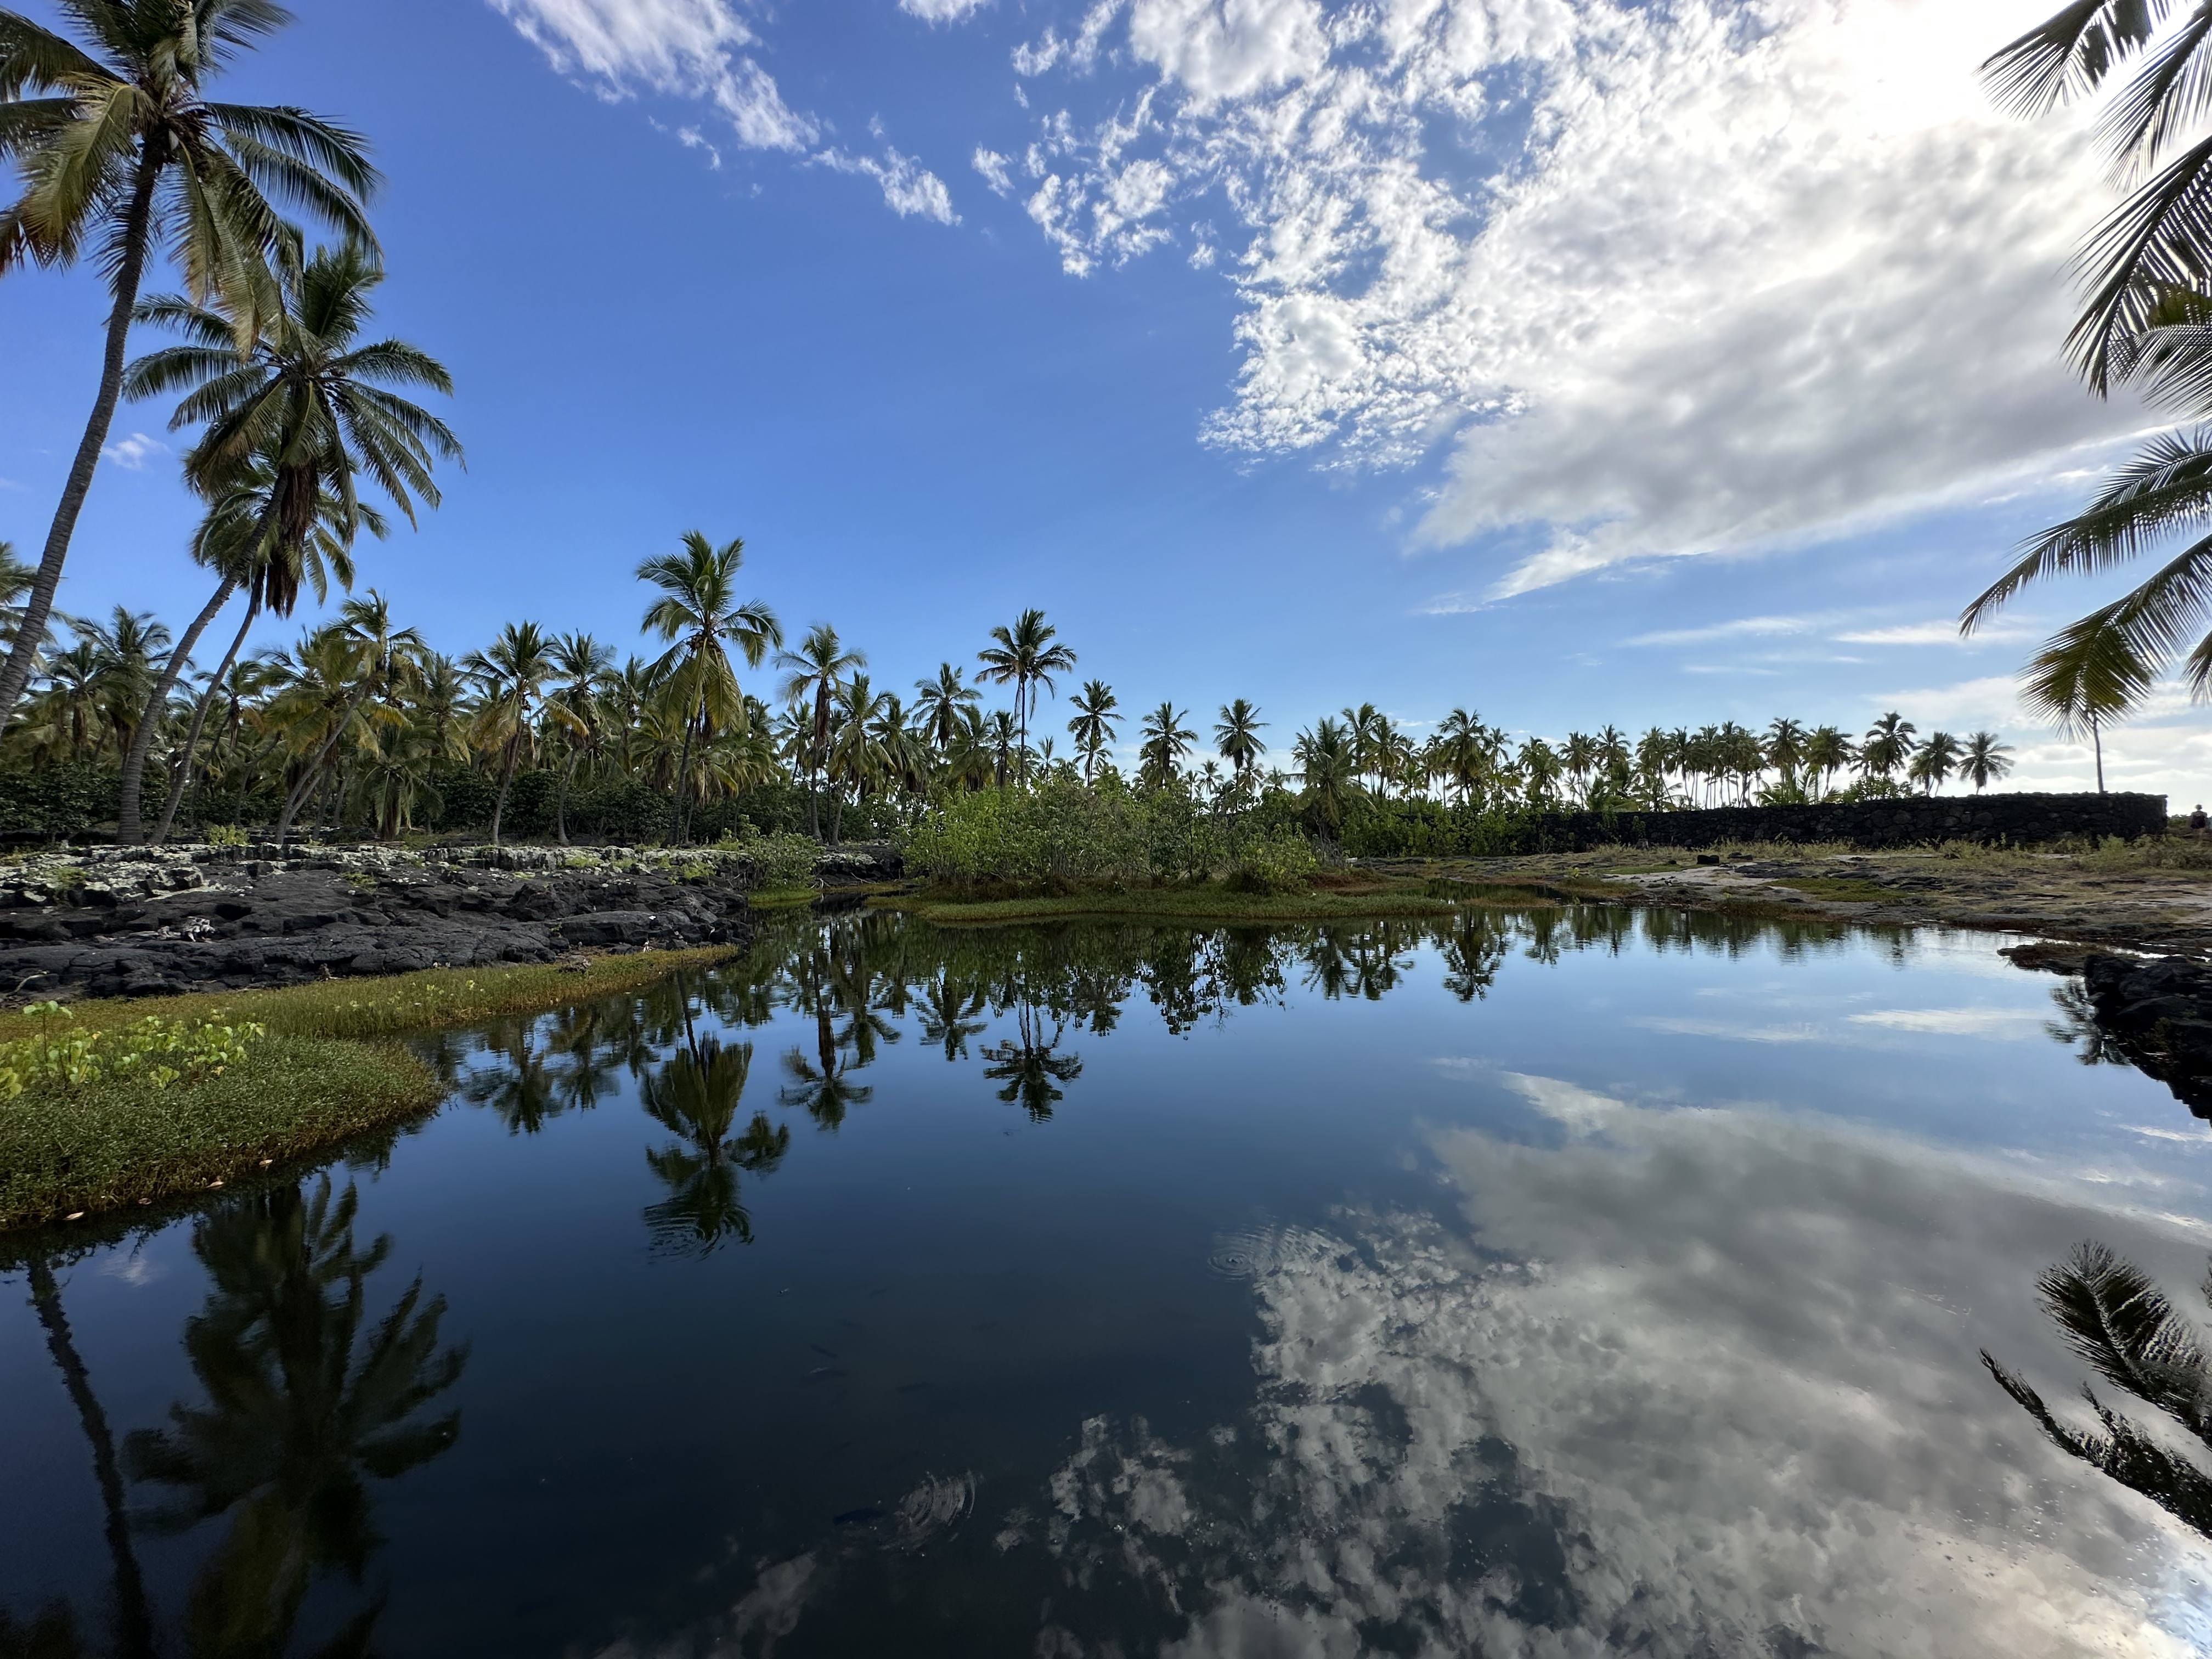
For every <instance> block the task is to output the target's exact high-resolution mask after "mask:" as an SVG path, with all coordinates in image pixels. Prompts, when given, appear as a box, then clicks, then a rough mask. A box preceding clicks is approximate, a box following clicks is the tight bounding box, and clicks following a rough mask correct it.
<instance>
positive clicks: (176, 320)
mask: <svg viewBox="0 0 2212 1659" xmlns="http://www.w3.org/2000/svg"><path fill="white" fill-rule="evenodd" d="M383 280H384V273H383V271H382V270H381V269H380V268H379V266H378V265H377V264H376V263H375V261H374V258H372V256H371V255H370V254H369V253H368V251H367V250H366V249H365V248H363V247H362V246H359V245H357V244H349V245H348V246H344V247H341V248H337V249H331V248H322V249H319V250H318V251H317V252H316V254H315V257H314V258H313V259H310V260H309V261H307V264H305V265H299V264H295V263H294V262H292V261H289V260H286V261H283V262H282V267H281V275H280V278H279V281H278V283H277V295H278V303H277V304H276V306H275V307H274V308H273V309H271V308H266V307H264V308H263V309H262V310H260V311H259V312H258V313H255V314H253V315H252V316H251V317H246V318H241V317H240V315H239V314H238V313H236V311H235V310H234V309H232V310H227V311H218V310H215V309H211V308H210V307H204V306H197V305H194V304H192V303H191V301H188V300H185V299H184V298H181V297H179V296H175V295H162V296H159V297H156V298H154V299H149V300H147V301H143V303H141V304H140V305H139V306H138V307H137V315H138V317H139V318H140V319H142V320H144V321H148V322H154V323H159V324H161V325H164V326H166V327H168V328H170V329H173V330H174V331H177V332H178V333H179V334H182V335H183V336H184V337H185V341H184V343H182V344H180V345H173V346H169V347H166V348H164V349H161V350H159V351H155V352H150V353H149V354H148V355H147V356H143V357H141V358H140V359H139V360H138V361H137V362H135V363H133V364H131V368H130V372H129V374H127V375H126V376H125V391H127V392H129V393H130V395H131V397H133V398H150V397H158V396H162V395H166V394H167V393H171V392H184V393H185V398H184V400H183V401H182V402H181V403H179V404H178V405H177V409H176V412H175V414H174V415H173V416H171V417H170V421H169V425H170V428H171V429H172V430H175V429H178V428H183V427H186V426H191V425H195V424H198V423H201V422H204V423H205V425H206V430H205V431H204V433H203V434H202V435H201V436H200V439H199V441H197V443H195V444H194V445H193V446H192V447H191V451H190V452H189V453H188V454H187V455H186V456H185V477H186V479H187V480H188V481H189V482H190V483H192V485H193V486H194V487H195V488H196V489H198V490H200V492H201V493H202V494H203V495H207V496H208V497H209V498H210V500H212V501H216V502H218V503H219V504H222V503H225V502H226V501H227V503H228V511H229V512H230V513H233V514H234V515H235V514H237V513H240V511H241V510H242V508H243V507H244V506H245V505H246V502H245V501H241V500H240V499H239V498H238V493H239V492H240V490H241V489H244V491H245V492H246V497H247V498H248V499H251V498H252V497H254V496H258V500H256V501H253V505H254V506H255V507H258V515H257V516H256V518H255V519H254V520H252V525H251V528H250V529H249V528H248V527H247V526H246V525H243V524H240V525H237V526H234V528H233V529H232V530H231V532H229V536H228V538H227V539H228V543H229V545H228V550H227V551H228V556H227V557H226V558H225V559H224V560H222V562H220V563H219V564H218V565H217V567H216V568H217V571H218V574H220V576H221V578H222V580H220V581H219V582H218V584H217V586H216V592H215V596H214V597H213V598H212V599H210V601H209V602H208V605H207V606H206V608H205V609H204V610H203V611H201V612H200V614H199V616H198V617H197V618H196V619H195V620H194V621H193V623H192V624H191V628H190V629H187V630H186V632H185V638H184V640H183V641H181V643H180V645H179V654H180V655H188V654H189V653H191V648H192V647H193V646H194V645H195V644H197V642H198V640H199V635H200V630H201V629H204V628H205V627H206V626H207V625H208V624H209V623H211V622H212V621H213V620H214V619H215V617H216V612H218V611H221V610H222V607H223V606H224V605H227V604H228V603H229V601H230V598H231V595H232V594H233V593H234V592H236V591H237V590H238V588H239V587H240V586H247V587H249V589H251V590H252V595H251V598H250V599H249V602H248V605H247V617H246V625H247V626H248V627H251V626H252V611H253V610H254V608H255V602H256V601H259V602H263V603H265V604H266V605H268V608H269V609H270V610H273V611H276V614H277V615H278V616H289V615H290V614H291V611H292V606H293V604H294V602H295V599H296V598H297V596H298V592H299V587H298V582H299V577H300V574H301V567H302V565H303V563H304V562H305V560H306V557H307V546H308V544H310V543H311V542H313V540H315V539H316V538H318V537H321V538H326V539H328V540H330V541H332V542H335V543H337V544H340V545H342V546H344V547H348V548H350V547H351V545H352V544H353V539H354V537H355V534H356V532H357V531H358V530H359V529H360V527H361V526H362V524H363V523H364V522H370V523H372V525H374V524H375V523H379V522H380V520H376V519H375V518H374V514H373V513H371V514H370V515H369V517H368V519H367V520H364V517H363V513H364V509H363V507H362V501H361V496H360V480H361V478H362V476H363V475H366V477H367V478H368V481H369V482H370V483H371V484H372V485H373V486H374V488H376V489H379V490H380V492H381V493H382V494H384V495H386V496H387V497H388V498H389V499H390V501H391V502H392V506H393V507H396V508H398V511H399V512H400V513H404V515H405V516H406V519H407V521H408V522H409V523H410V524H412V523H414V522H415V501H416V497H418V496H419V497H420V498H421V500H422V504H423V505H424V506H426V507H435V506H437V505H438V502H439V500H440V497H439V493H438V487H437V483H436V482H435V479H433V477H431V468H432V467H433V465H435V463H436V462H437V461H438V460H441V459H445V460H452V461H456V462H458V461H459V460H460V459H462V453H461V446H460V441H459V439H458V438H456V437H455V436H454V435H453V430H452V428H449V427H447V425H446V423H445V422H443V421H441V420H440V419H439V418H438V417H437V416H435V415H433V414H431V413H430V412H429V411H428V410H425V409H423V408H422V407H421V406H420V405H419V404H414V403H410V401H408V400H407V399H406V398H404V397H402V396H400V395H399V393H398V392H396V391H394V390H392V388H393V387H404V388H410V389H411V388H415V387H424V388H427V389H428V390H430V391H432V392H438V393H440V394H441V395H450V394H451V393H452V392H453V377H452V376H451V375H449V374H447V372H446V369H445V367H444V365H442V364H441V363H440V362H437V360H436V359H435V358H433V357H431V356H428V354H427V353H425V352H423V351H422V350H419V349H416V347H414V346H411V345H410V344H408V343H406V342H405V341H404V340H394V339H385V340H374V341H364V340H362V338H361V334H362V329H363V327H364V326H365V325H366V324H367V323H368V319H369V317H370V315H371V313H372V307H371V304H370V300H371V297H372V295H374V291H375V289H376V287H377V285H378V284H379V283H381V282H382V281H383ZM249 327H250V328H251V330H252V335H251V344H250V346H249V347H248V348H247V349H245V350H243V351H241V350H240V349H238V345H237V341H238V337H239V336H240V332H241V331H243V330H245V329H247V328H249ZM333 498H335V499H333ZM257 584H258V586H257ZM240 637H241V638H243V637H244V636H243V634H242V633H241V635H240ZM158 695H159V696H161V697H163V698H166V697H167V695H168V686H167V684H164V685H163V686H161V689H160V691H159V693H158ZM145 763H146V754H145V750H144V748H143V745H141V746H140V747H138V748H137V749H136V750H133V751H132V752H131V754H130V755H129V756H127V757H125V762H124V767H123V793H122V803H121V809H120V811H119V814H118V837H119V839H121V840H123V841H124V842H135V841H137V839H138V828H139V825H138V796H139V788H140V780H141V778H142V777H143V773H144V768H145Z"/></svg>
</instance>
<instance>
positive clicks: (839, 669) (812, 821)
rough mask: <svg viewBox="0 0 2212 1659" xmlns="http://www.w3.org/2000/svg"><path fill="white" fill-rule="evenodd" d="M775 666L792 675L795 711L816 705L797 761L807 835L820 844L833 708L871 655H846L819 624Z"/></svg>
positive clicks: (788, 679)
mask: <svg viewBox="0 0 2212 1659" xmlns="http://www.w3.org/2000/svg"><path fill="white" fill-rule="evenodd" d="M775 660H776V665H777V666H778V667H780V668H783V669H786V670H787V673H786V674H785V675H784V678H783V688H782V690H783V700H784V702H787V703H789V704H790V705H791V707H792V708H793V709H794V710H797V709H799V708H800V707H801V706H802V705H804V704H805V703H806V702H808V701H809V700H810V699H811V702H812V704H813V715H812V724H811V726H804V727H802V728H800V730H799V732H798V734H797V735H798V736H799V738H800V739H801V744H802V746H801V750H800V753H799V757H798V758H799V759H800V760H801V761H802V762H803V763H804V767H805V775H806V780H807V796H806V829H807V833H808V834H809V835H811V836H813V837H814V838H815V839H816V840H817V841H819V840H820V839H821V838H822V816H821V809H820V802H819V795H820V789H819V780H820V778H821V775H822V765H823V761H824V760H825V759H826V758H827V757H828V755H829V711H830V706H831V703H832V702H833V701H834V699H835V698H836V695H837V688H838V687H839V686H840V685H842V684H843V683H844V679H845V676H847V675H848V674H850V673H852V672H853V671H854V670H855V669H860V668H866V666H867V665H868V654H867V653H866V652H865V651H848V650H847V649H846V648H845V645H844V642H843V641H841V640H840V639H838V637H837V630H836V629H834V628H832V627H830V626H829V623H815V624H814V626H813V627H811V628H810V629H807V630H806V637H805V639H804V640H802V641H799V649H798V650H796V651H785V652H782V653H779V654H778V655H777V657H776V659H775Z"/></svg>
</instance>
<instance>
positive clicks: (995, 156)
mask: <svg viewBox="0 0 2212 1659" xmlns="http://www.w3.org/2000/svg"><path fill="white" fill-rule="evenodd" d="M969 166H970V167H974V168H975V171H976V172H977V173H981V174H982V176H983V182H984V183H985V184H987V185H989V186H990V187H991V193H992V194H993V195H994V196H1004V195H1005V194H1006V192H1007V191H1011V190H1012V189H1013V187H1014V181H1013V178H1012V175H1011V174H1009V173H1007V171H1006V157H1005V156H1003V155H1000V154H999V152H998V151H996V150H994V149H984V148H983V147H982V145H981V144H978V145H976V146H975V155H972V156H971V157H969Z"/></svg>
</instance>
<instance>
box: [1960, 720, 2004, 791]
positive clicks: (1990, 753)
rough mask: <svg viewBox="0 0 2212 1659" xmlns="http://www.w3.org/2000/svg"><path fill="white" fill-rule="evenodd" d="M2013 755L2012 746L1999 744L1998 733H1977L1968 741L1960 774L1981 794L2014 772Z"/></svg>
mask: <svg viewBox="0 0 2212 1659" xmlns="http://www.w3.org/2000/svg"><path fill="white" fill-rule="evenodd" d="M2011 754H2012V748H2011V745H2010V744H2003V743H2000V742H1998V741H1997V734H1996V732H1975V733H1974V734H1973V735H1972V737H1970V738H1967V739H1966V753H1965V754H1964V755H1962V756H1961V757H1960V760H1959V774H1960V776H1961V777H1963V778H1965V779H1966V781H1967V782H1969V783H1971V784H1972V785H1973V786H1974V789H1975V793H1980V792H1981V791H1982V790H1983V789H1984V788H1986V787H1989V786H1990V784H1992V783H1995V782H1996V781H1998V780H1999V779H2001V778H2002V777H2003V776H2004V775H2005V774H2006V773H2008V772H2009V771H2011V770H2012V761H2011V758H2010V757H2011Z"/></svg>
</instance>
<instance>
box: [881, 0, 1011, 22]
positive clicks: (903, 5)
mask: <svg viewBox="0 0 2212 1659" xmlns="http://www.w3.org/2000/svg"><path fill="white" fill-rule="evenodd" d="M987 3H989V0H899V9H900V10H901V11H902V12H905V13H906V14H907V15H908V16H911V17H919V18H921V19H922V20H923V21H926V22H931V23H957V22H959V21H961V20H962V19H963V18H964V17H966V16H968V15H969V14H970V13H972V12H975V11H979V10H981V9H982V8H983V7H984V6H985V5H987Z"/></svg>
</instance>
